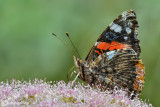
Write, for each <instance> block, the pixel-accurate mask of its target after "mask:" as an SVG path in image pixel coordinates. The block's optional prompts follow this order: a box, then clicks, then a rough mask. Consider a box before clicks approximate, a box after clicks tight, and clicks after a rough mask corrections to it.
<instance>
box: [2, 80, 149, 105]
mask: <svg viewBox="0 0 160 107" xmlns="http://www.w3.org/2000/svg"><path fill="white" fill-rule="evenodd" d="M125 95H126V94H125V92H124V91H122V90H117V91H116V92H114V93H112V94H110V93H109V92H107V91H105V92H102V91H101V90H100V89H93V88H91V87H90V86H85V85H83V84H80V83H77V84H76V85H74V86H73V85H72V83H68V84H66V83H65V82H64V81H59V82H53V83H52V82H46V81H44V80H38V79H35V80H34V81H29V82H26V81H19V80H12V81H11V82H0V106H16V107H21V106H27V107H28V106H36V107H44V106H45V107H52V106H56V107H57V106H58V107H64V106H67V107H70V106H72V107H85V106H87V107H152V105H151V104H147V103H146V102H143V101H142V100H140V99H139V98H135V99H134V100H131V99H129V98H128V97H127V96H125Z"/></svg>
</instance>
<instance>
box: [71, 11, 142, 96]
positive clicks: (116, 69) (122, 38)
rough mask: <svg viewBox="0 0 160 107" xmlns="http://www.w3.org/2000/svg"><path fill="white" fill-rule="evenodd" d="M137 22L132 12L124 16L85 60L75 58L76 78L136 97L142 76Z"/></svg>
mask: <svg viewBox="0 0 160 107" xmlns="http://www.w3.org/2000/svg"><path fill="white" fill-rule="evenodd" d="M137 28H138V22H137V19H136V14H135V12H134V11H133V10H127V11H125V12H123V13H122V14H121V15H120V16H118V18H116V19H115V20H114V21H113V22H112V23H111V24H110V25H109V26H108V27H107V28H106V29H105V30H104V32H103V33H102V34H101V35H100V37H99V38H98V40H97V42H96V43H95V45H94V46H93V47H92V48H91V50H90V52H89V54H88V55H87V57H86V59H85V60H81V59H80V58H76V57H75V56H74V57H73V58H74V62H75V66H76V67H77V68H78V70H79V75H78V76H79V78H80V79H81V80H83V81H85V82H86V83H87V84H90V85H91V86H98V85H101V86H102V87H103V89H108V88H109V89H113V88H114V87H115V86H116V87H119V88H122V89H127V90H128V91H129V92H134V93H136V94H139V93H140V92H141V90H142V88H143V84H144V78H145V72H144V66H143V64H142V62H141V60H140V59H139V55H140V52H141V49H140V46H139V40H138V39H137V35H138V31H137Z"/></svg>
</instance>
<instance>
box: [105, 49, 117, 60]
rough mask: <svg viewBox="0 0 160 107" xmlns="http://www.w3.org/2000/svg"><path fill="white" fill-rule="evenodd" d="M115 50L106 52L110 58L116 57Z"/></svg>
mask: <svg viewBox="0 0 160 107" xmlns="http://www.w3.org/2000/svg"><path fill="white" fill-rule="evenodd" d="M115 52H116V51H115V50H113V51H109V52H106V54H107V56H108V59H109V60H110V59H112V58H113V57H114V55H115Z"/></svg>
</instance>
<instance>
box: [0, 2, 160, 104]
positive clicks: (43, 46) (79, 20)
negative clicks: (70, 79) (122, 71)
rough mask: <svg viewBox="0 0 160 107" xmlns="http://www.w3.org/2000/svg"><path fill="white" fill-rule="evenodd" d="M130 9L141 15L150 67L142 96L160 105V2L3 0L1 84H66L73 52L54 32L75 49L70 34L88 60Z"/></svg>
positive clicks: (0, 5) (143, 44) (0, 8)
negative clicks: (108, 30) (107, 30)
mask: <svg viewBox="0 0 160 107" xmlns="http://www.w3.org/2000/svg"><path fill="white" fill-rule="evenodd" d="M128 9H132V10H134V11H135V12H136V13H137V18H138V21H139V26H140V27H139V29H138V30H139V37H138V38H139V39H140V41H141V42H140V45H141V50H142V53H141V59H143V63H144V64H145V69H146V82H145V85H144V89H143V91H142V94H141V96H140V97H141V98H142V99H149V102H150V103H152V104H153V106H158V105H160V104H158V103H159V101H160V92H159V91H160V77H159V76H160V55H159V54H160V47H159V45H160V1H159V0H112V1H111V0H110V1H109V0H43V1H41V0H12V1H11V0H10V1H8V0H0V81H5V80H11V79H13V78H16V79H19V80H21V79H24V80H29V79H34V78H39V79H44V78H46V79H47V81H50V80H52V81H59V80H64V81H67V78H66V75H67V72H68V71H69V70H70V68H71V67H72V66H73V65H74V64H73V54H72V52H71V51H70V50H69V49H68V48H66V46H65V45H64V44H63V43H62V42H61V41H59V40H58V39H57V38H55V37H54V36H52V35H51V33H52V32H54V33H56V34H57V35H59V37H61V38H62V39H63V40H64V41H66V42H67V43H69V45H70V42H69V41H68V39H67V38H66V35H65V32H69V34H70V37H71V38H72V40H73V42H74V43H75V45H76V47H77V49H78V51H79V53H80V55H81V57H82V58H83V59H85V57H86V55H87V54H88V52H89V50H90V49H91V47H92V45H93V44H94V43H95V41H96V40H97V38H98V37H99V35H100V34H101V33H102V31H103V30H104V29H105V28H106V27H107V26H108V25H109V24H110V23H111V22H112V21H113V20H114V19H115V18H116V17H117V16H118V15H120V14H121V13H122V12H123V11H125V10H128ZM147 101H148V100H147Z"/></svg>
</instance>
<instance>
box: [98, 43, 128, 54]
mask: <svg viewBox="0 0 160 107" xmlns="http://www.w3.org/2000/svg"><path fill="white" fill-rule="evenodd" d="M128 47H129V46H128V45H127V44H123V43H119V42H116V41H112V42H111V43H107V42H100V43H99V44H98V46H97V48H98V49H100V50H101V52H102V54H103V50H107V49H109V50H110V51H113V50H118V49H123V48H128ZM95 52H96V53H98V54H101V53H100V52H99V51H97V50H95Z"/></svg>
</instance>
